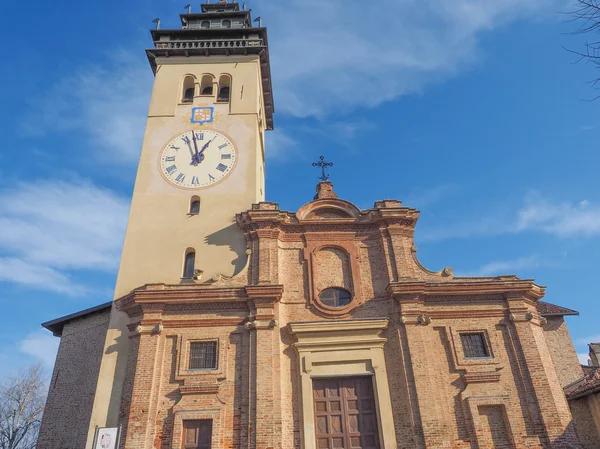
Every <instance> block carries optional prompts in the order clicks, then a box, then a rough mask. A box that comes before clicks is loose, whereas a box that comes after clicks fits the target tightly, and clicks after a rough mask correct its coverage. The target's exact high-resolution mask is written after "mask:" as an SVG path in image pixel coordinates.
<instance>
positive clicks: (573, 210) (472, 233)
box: [419, 192, 600, 241]
mask: <svg viewBox="0 0 600 449" xmlns="http://www.w3.org/2000/svg"><path fill="white" fill-rule="evenodd" d="M523 203H524V204H523V206H521V207H519V208H516V211H515V212H513V213H512V214H511V213H506V211H504V210H502V211H501V210H499V209H496V210H493V211H487V212H485V211H480V212H479V213H478V215H477V216H473V217H469V218H468V219H467V220H466V221H462V220H461V221H460V222H456V223H454V224H452V223H450V221H449V220H445V222H446V223H445V225H444V226H443V227H432V228H429V229H427V228H425V229H419V235H420V237H419V239H420V240H422V241H440V240H448V239H455V238H468V237H478V236H481V237H489V236H496V235H503V234H518V233H523V232H543V233H546V234H550V235H553V236H556V237H561V238H567V237H594V236H598V235H600V205H598V204H595V203H592V202H591V201H589V200H580V201H579V202H578V203H577V204H574V203H572V202H558V201H552V200H549V199H546V198H544V197H543V196H542V195H540V194H539V193H537V192H530V193H529V194H528V195H526V197H525V200H524V202H523Z"/></svg>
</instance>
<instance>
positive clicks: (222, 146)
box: [219, 143, 227, 150]
mask: <svg viewBox="0 0 600 449" xmlns="http://www.w3.org/2000/svg"><path fill="white" fill-rule="evenodd" d="M226 146H227V144H226V143H224V144H223V145H219V149H220V150H222V149H223V148H225V147H226Z"/></svg>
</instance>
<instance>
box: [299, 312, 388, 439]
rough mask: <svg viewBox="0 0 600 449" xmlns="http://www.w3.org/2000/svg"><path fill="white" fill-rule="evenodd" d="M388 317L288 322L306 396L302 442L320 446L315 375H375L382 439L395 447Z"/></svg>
mask: <svg viewBox="0 0 600 449" xmlns="http://www.w3.org/2000/svg"><path fill="white" fill-rule="evenodd" d="M387 325H388V320H387V319H386V318H376V319H369V320H336V321H331V320H327V321H318V322H306V323H290V324H289V325H288V327H289V329H290V331H291V333H292V335H293V336H294V337H295V339H296V343H294V344H293V346H294V348H295V349H296V352H297V354H298V358H299V362H300V363H299V367H300V369H299V371H300V372H299V373H298V375H299V376H300V385H301V398H302V417H303V423H302V426H301V428H302V433H301V434H302V447H303V448H304V449H316V434H315V412H314V408H313V386H312V381H313V379H318V378H326V377H332V376H336V377H346V376H347V377H350V376H371V378H372V381H373V392H374V396H375V407H376V409H377V421H378V426H379V441H380V442H381V447H382V448H383V449H395V448H396V432H395V429H394V421H393V413H392V403H391V399H390V391H389V384H388V378H387V370H386V365H385V357H384V352H383V347H384V345H385V342H386V341H387V339H386V338H383V337H381V336H380V334H381V332H382V331H383V330H384V329H386V328H387Z"/></svg>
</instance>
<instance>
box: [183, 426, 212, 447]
mask: <svg viewBox="0 0 600 449" xmlns="http://www.w3.org/2000/svg"><path fill="white" fill-rule="evenodd" d="M211 442H212V420H210V419H204V420H193V421H183V447H184V448H185V449H211Z"/></svg>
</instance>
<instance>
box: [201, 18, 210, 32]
mask: <svg viewBox="0 0 600 449" xmlns="http://www.w3.org/2000/svg"><path fill="white" fill-rule="evenodd" d="M200 27H201V28H202V29H204V30H208V29H209V28H210V22H209V21H208V20H203V21H202V23H201V24H200Z"/></svg>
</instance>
